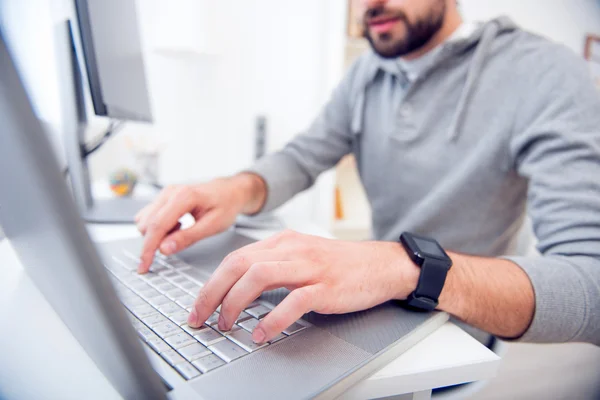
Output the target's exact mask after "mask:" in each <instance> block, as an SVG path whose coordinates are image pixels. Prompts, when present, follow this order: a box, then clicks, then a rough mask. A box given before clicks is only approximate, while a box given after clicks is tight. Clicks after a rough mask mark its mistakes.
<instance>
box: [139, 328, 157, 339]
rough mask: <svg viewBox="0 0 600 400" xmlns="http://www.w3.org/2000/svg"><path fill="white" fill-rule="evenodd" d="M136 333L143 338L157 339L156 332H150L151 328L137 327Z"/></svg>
mask: <svg viewBox="0 0 600 400" xmlns="http://www.w3.org/2000/svg"><path fill="white" fill-rule="evenodd" d="M137 333H138V335H140V337H141V338H142V339H144V340H150V339H158V336H156V334H155V333H154V332H152V330H150V328H147V327H145V326H144V327H141V328H138V330H137Z"/></svg>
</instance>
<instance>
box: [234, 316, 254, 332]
mask: <svg viewBox="0 0 600 400" xmlns="http://www.w3.org/2000/svg"><path fill="white" fill-rule="evenodd" d="M258 322H259V321H258V320H257V319H256V318H250V319H247V320H246V321H243V322H240V323H239V324H238V325H239V326H241V327H242V328H244V329H245V330H247V331H248V332H250V333H252V331H253V330H254V328H256V325H258Z"/></svg>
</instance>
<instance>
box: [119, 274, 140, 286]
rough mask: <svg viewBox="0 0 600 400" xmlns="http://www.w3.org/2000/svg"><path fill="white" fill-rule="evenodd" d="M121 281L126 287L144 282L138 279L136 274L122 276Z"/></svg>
mask: <svg viewBox="0 0 600 400" xmlns="http://www.w3.org/2000/svg"><path fill="white" fill-rule="evenodd" d="M121 281H122V282H123V283H124V284H125V285H128V286H129V285H132V284H136V283H139V282H144V281H143V280H142V279H140V277H139V275H138V274H128V275H126V276H123V277H121Z"/></svg>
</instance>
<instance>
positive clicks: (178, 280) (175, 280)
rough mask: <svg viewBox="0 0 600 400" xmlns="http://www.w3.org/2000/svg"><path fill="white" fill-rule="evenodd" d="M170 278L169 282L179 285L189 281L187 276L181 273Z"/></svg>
mask: <svg viewBox="0 0 600 400" xmlns="http://www.w3.org/2000/svg"><path fill="white" fill-rule="evenodd" d="M168 280H169V282H171V283H172V284H174V285H177V286H180V285H181V284H183V283H186V282H189V281H188V279H187V278H186V277H184V276H181V275H179V274H178V275H177V276H175V277H173V278H170V279H168Z"/></svg>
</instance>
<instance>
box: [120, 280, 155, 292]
mask: <svg viewBox="0 0 600 400" xmlns="http://www.w3.org/2000/svg"><path fill="white" fill-rule="evenodd" d="M126 285H127V286H128V287H129V288H131V290H133V291H134V292H136V293H140V292H143V291H144V290H151V289H152V287H151V286H150V285H148V284H147V283H146V282H145V281H143V280H141V279H140V278H137V277H136V279H130V280H129V282H127V283H126Z"/></svg>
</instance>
